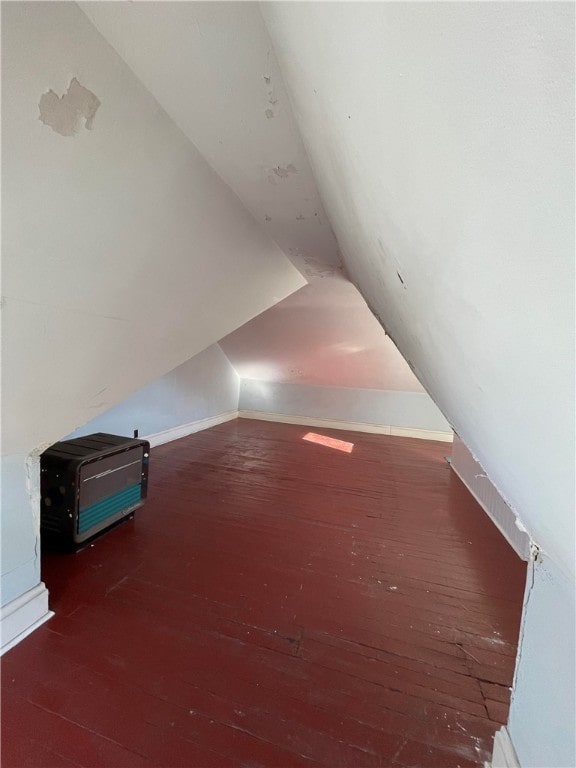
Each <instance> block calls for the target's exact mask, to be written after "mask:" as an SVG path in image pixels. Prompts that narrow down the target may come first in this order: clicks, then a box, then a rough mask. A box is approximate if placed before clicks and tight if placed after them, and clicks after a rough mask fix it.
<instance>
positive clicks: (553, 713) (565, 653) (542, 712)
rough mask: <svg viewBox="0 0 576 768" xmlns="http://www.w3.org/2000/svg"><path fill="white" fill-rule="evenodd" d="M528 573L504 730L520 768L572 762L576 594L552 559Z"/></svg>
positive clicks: (557, 767)
mask: <svg viewBox="0 0 576 768" xmlns="http://www.w3.org/2000/svg"><path fill="white" fill-rule="evenodd" d="M531 569H532V572H531V573H529V575H528V585H527V589H526V598H525V605H524V616H523V620H522V629H521V633H520V641H521V642H520V653H519V655H518V661H517V667H516V678H515V681H514V691H513V693H512V705H511V707H510V720H509V723H508V731H509V733H510V736H511V739H512V743H513V744H514V747H515V749H516V752H517V754H518V758H519V760H520V765H521V766H522V768H572V767H573V766H574V765H576V734H575V725H574V724H575V723H576V703H575V699H576V671H575V664H576V643H575V640H574V627H575V626H576V594H575V589H574V580H573V579H572V578H569V577H567V576H566V573H565V572H564V571H563V570H562V569H560V568H559V567H558V566H557V565H556V564H555V563H554V562H553V561H552V560H551V559H550V558H548V557H546V556H545V555H544V556H543V557H540V558H539V560H537V561H536V562H535V563H534V564H533V566H531Z"/></svg>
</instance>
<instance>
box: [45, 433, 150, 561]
mask: <svg viewBox="0 0 576 768" xmlns="http://www.w3.org/2000/svg"><path fill="white" fill-rule="evenodd" d="M149 456H150V443H148V442H147V441H146V440H133V439H131V438H126V437H119V436H118V435H107V434H105V433H104V432H98V433H96V434H94V435H87V436H86V437H79V438H76V439H75V440H63V441H62V442H60V443H55V444H54V445H53V446H51V447H50V448H48V450H46V451H44V453H43V454H42V456H41V458H40V490H41V494H42V501H41V508H40V531H41V534H42V540H43V542H44V543H47V544H48V545H53V546H55V547H58V548H59V549H68V550H77V549H79V548H80V547H81V546H82V545H84V544H85V543H86V542H87V541H88V540H89V539H91V538H92V537H93V536H96V535H97V534H99V533H102V532H103V531H105V530H107V529H108V528H110V527H111V526H113V525H115V524H116V523H118V522H119V521H121V520H124V519H125V518H127V517H129V516H130V515H131V514H132V513H133V512H134V510H135V509H137V508H138V507H141V506H142V504H143V503H144V501H145V499H146V492H147V487H148V460H149Z"/></svg>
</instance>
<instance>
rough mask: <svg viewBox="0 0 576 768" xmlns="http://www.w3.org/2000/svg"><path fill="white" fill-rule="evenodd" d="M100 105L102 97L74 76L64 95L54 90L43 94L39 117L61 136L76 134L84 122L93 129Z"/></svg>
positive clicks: (88, 127) (89, 128)
mask: <svg viewBox="0 0 576 768" xmlns="http://www.w3.org/2000/svg"><path fill="white" fill-rule="evenodd" d="M99 106H100V99H99V98H98V97H97V96H95V95H94V94H93V93H92V91H89V90H88V88H85V87H84V86H83V85H80V83H79V82H78V80H77V79H76V78H75V77H73V78H72V80H71V82H70V85H69V87H68V90H67V91H66V93H65V94H64V95H63V96H60V97H59V96H58V95H57V94H56V93H54V91H52V90H50V91H47V92H46V93H43V94H42V96H41V97H40V102H39V104H38V107H39V108H40V117H39V119H40V120H41V121H42V122H43V123H44V125H48V126H50V128H52V130H54V131H56V133H59V134H60V135H61V136H74V134H76V133H78V131H79V130H80V128H81V127H82V124H83V123H84V125H85V127H86V128H87V129H88V130H89V131H91V130H92V127H93V125H94V118H95V116H96V112H97V111H98V107H99Z"/></svg>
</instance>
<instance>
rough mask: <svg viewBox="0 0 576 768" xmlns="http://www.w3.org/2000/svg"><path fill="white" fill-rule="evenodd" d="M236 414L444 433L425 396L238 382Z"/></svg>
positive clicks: (439, 417)
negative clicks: (238, 403)
mask: <svg viewBox="0 0 576 768" xmlns="http://www.w3.org/2000/svg"><path fill="white" fill-rule="evenodd" d="M240 410H241V411H258V412H262V413H271V414H283V415H285V416H306V417H310V418H316V419H331V420H334V421H344V422H353V423H364V424H371V425H379V426H394V427H405V428H413V429H419V430H430V431H437V432H447V433H449V434H451V432H452V431H451V429H450V425H449V424H448V422H447V421H446V419H445V418H444V416H442V414H441V413H440V411H439V410H438V408H436V406H435V405H434V403H433V402H432V400H431V399H430V397H429V396H428V395H427V394H426V393H425V392H390V391H384V390H376V389H366V388H362V389H352V388H350V387H322V386H320V387H319V386H313V385H309V384H298V383H289V382H270V381H258V380H256V381H254V380H249V379H242V381H241V385H240Z"/></svg>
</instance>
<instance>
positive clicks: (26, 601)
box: [0, 581, 54, 655]
mask: <svg viewBox="0 0 576 768" xmlns="http://www.w3.org/2000/svg"><path fill="white" fill-rule="evenodd" d="M52 616H54V612H53V611H51V610H49V608H48V590H47V589H46V585H45V584H44V582H42V581H41V582H40V584H37V585H36V586H35V587H33V588H32V589H29V590H28V591H27V592H24V594H23V595H20V597H17V598H15V599H14V600H11V601H10V602H9V603H8V604H7V605H5V606H3V608H1V609H0V636H1V637H2V647H1V649H0V655H1V654H3V653H6V651H9V650H10V648H13V647H14V646H15V645H17V644H18V643H19V642H20V641H21V640H24V638H25V637H27V636H28V635H29V634H30V633H31V632H33V631H34V630H35V629H37V627H39V626H40V625H41V624H44V622H45V621H48V619H49V618H51V617H52Z"/></svg>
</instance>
